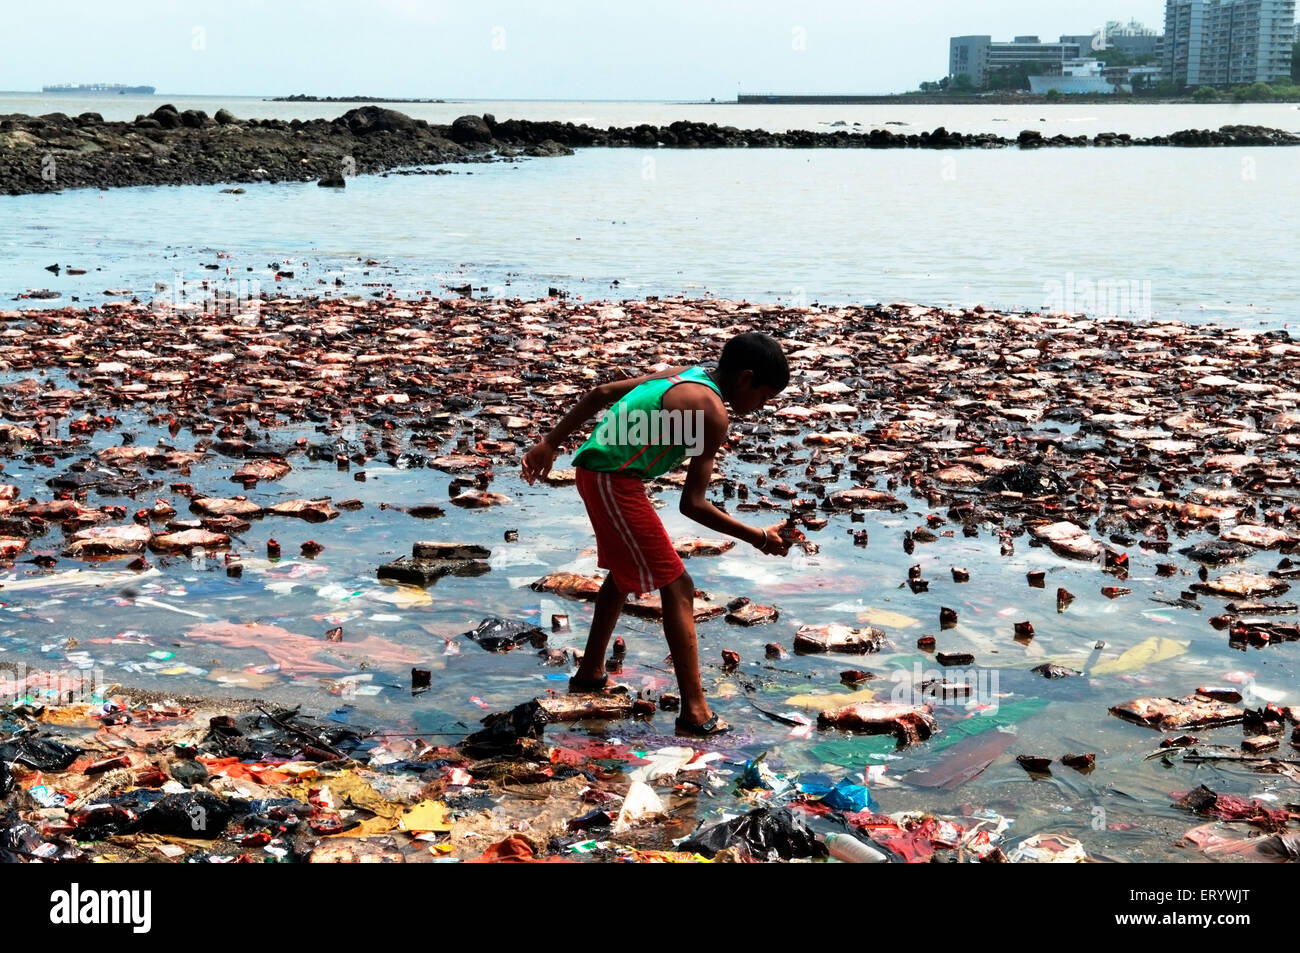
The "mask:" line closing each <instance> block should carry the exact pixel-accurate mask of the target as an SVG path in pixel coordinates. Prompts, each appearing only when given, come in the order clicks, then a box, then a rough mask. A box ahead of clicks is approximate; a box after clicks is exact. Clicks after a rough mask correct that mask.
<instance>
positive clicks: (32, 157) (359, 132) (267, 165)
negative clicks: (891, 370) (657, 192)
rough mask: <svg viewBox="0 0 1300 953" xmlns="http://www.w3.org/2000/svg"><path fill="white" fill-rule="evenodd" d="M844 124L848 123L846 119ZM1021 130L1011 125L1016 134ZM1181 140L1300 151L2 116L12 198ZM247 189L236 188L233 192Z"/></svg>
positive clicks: (1037, 135)
mask: <svg viewBox="0 0 1300 953" xmlns="http://www.w3.org/2000/svg"><path fill="white" fill-rule="evenodd" d="M837 125H840V124H837ZM1008 131H1010V130H1008ZM1145 146H1177V147H1188V148H1205V147H1224V146H1300V134H1296V133H1292V132H1286V131H1283V130H1280V129H1270V128H1265V127H1261V126H1248V125H1228V126H1223V127H1222V128H1220V129H1218V130H1216V131H1211V130H1208V129H1184V130H1180V131H1178V132H1174V133H1171V134H1169V135H1167V136H1150V137H1135V136H1132V135H1130V134H1128V133H1115V132H1100V133H1097V134H1096V135H1095V136H1092V137H1088V136H1085V135H1077V136H1066V135H1059V134H1058V135H1055V136H1044V135H1043V134H1042V133H1041V132H1039V131H1038V130H1035V129H1022V130H1020V132H1019V134H1018V135H1017V136H1016V137H1015V138H1010V137H1007V136H1001V135H998V134H996V133H992V132H979V133H962V132H950V131H948V130H947V129H946V128H944V127H943V126H939V127H937V128H935V129H934V130H932V131H928V132H920V133H915V132H892V131H890V130H888V129H881V128H873V129H871V130H870V131H867V130H866V129H862V130H853V131H850V130H849V129H848V128H847V126H846V127H845V128H837V129H835V130H832V131H820V132H814V131H811V130H801V129H794V130H788V131H786V132H783V133H781V132H771V131H769V130H766V129H740V128H737V127H736V126H732V125H723V126H720V125H718V124H717V123H704V122H691V121H686V120H678V121H677V122H673V123H669V124H667V125H663V126H655V125H650V124H647V123H642V124H640V125H637V126H626V127H623V128H616V127H609V128H606V129H597V128H595V127H592V126H588V125H585V124H582V125H579V124H575V123H572V122H558V121H550V122H535V121H528V120H518V119H506V120H504V121H500V122H498V121H497V120H496V118H495V117H494V116H492V115H491V114H487V113H485V114H483V115H482V116H475V115H464V116H460V117H459V118H457V119H456V120H455V121H454V122H452V123H450V124H447V125H444V124H433V123H428V122H425V121H424V120H422V119H414V118H412V117H410V116H407V115H405V114H404V113H401V112H398V111H396V110H393V109H387V108H384V107H381V106H375V105H364V106H360V107H357V108H354V109H350V110H348V111H347V112H346V113H344V114H343V115H342V116H339V117H338V118H336V119H333V120H327V119H319V118H318V119H309V120H300V119H293V120H287V121H286V120H284V119H240V118H238V117H237V116H235V115H234V114H232V113H231V112H230V111H229V110H227V109H219V110H218V111H217V112H216V114H215V115H213V116H209V115H207V113H205V112H204V111H203V110H199V109H186V110H183V111H181V110H178V109H177V108H176V107H175V106H173V105H171V104H170V103H168V104H164V105H162V106H159V107H158V108H157V109H155V110H154V111H153V113H151V114H150V115H148V116H144V115H141V116H138V117H137V118H136V119H135V120H134V121H133V122H106V121H105V120H104V119H103V117H102V116H100V115H99V114H98V113H95V112H85V113H82V114H80V115H78V116H76V117H72V116H67V115H65V114H63V113H49V114H47V115H44V116H26V115H21V114H13V115H3V116H0V150H3V155H4V158H5V161H3V162H0V194H9V195H22V194H28V193H33V192H58V191H61V190H63V189H68V188H74V189H75V188H99V189H107V188H113V187H123V186H139V185H213V184H232V183H239V182H283V181H294V182H303V181H312V180H316V181H317V182H318V183H319V184H320V185H323V186H330V187H335V188H343V187H346V185H347V181H346V180H347V178H348V177H350V176H354V175H365V174H373V173H380V172H387V171H389V170H393V169H403V168H405V169H412V168H415V167H429V166H438V165H444V164H447V163H464V162H490V161H494V160H495V159H506V160H513V159H517V158H520V157H524V156H527V157H535V158H540V157H550V156H563V155H571V154H572V153H573V150H574V149H576V148H631V149H926V150H951V149H1008V148H1018V149H1040V148H1097V147H1101V148H1137V147H1145ZM232 191H234V190H232Z"/></svg>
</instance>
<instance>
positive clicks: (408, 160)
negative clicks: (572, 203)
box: [0, 105, 569, 195]
mask: <svg viewBox="0 0 1300 953" xmlns="http://www.w3.org/2000/svg"><path fill="white" fill-rule="evenodd" d="M538 145H539V144H536V143H520V146H521V147H522V148H521V151H524V152H526V153H527V154H530V155H562V154H566V153H567V152H568V151H569V150H568V149H566V148H564V147H562V146H559V145H557V144H555V143H551V144H548V145H546V146H545V147H538V148H534V146H538ZM498 147H499V143H497V142H496V141H494V140H493V137H492V133H491V130H490V129H489V128H488V126H487V125H486V123H484V121H483V119H482V118H480V117H477V116H468V117H462V118H461V119H458V120H457V121H456V122H455V123H453V124H452V125H451V126H440V125H430V124H429V123H426V122H424V121H423V120H420V119H412V118H411V117H410V116H407V115H405V114H404V113H400V112H397V111H396V110H392V109H383V108H381V107H378V106H364V107H361V108H359V109H352V110H349V111H348V112H346V113H344V114H343V115H342V116H339V117H338V118H336V119H332V120H326V119H312V120H299V119H293V120H288V121H286V120H282V119H247V120H243V119H238V118H236V117H235V116H234V115H232V114H231V113H230V112H229V111H228V110H225V109H221V110H218V111H217V113H216V115H214V116H209V115H207V114H206V113H204V112H203V111H202V110H197V109H187V110H185V111H183V112H181V111H178V110H177V109H176V108H175V107H174V106H171V105H164V106H160V107H158V109H156V110H154V111H153V112H152V113H151V114H149V115H147V116H137V117H136V119H135V120H134V121H132V122H106V121H105V120H104V119H103V118H102V117H101V116H100V115H99V114H98V113H82V114H81V115H79V116H75V117H70V116H65V115H64V114H62V113H50V114H48V115H45V116H24V115H9V116H3V117H0V192H2V193H7V194H9V195H20V194H24V193H29V192H55V191H59V190H61V189H67V188H111V187H116V186H130V185H204V184H214V183H230V182H280V181H299V182H301V181H312V180H319V181H321V182H322V184H334V185H340V184H343V182H344V180H345V177H347V176H350V175H355V174H365V173H373V172H382V171H385V170H387V169H392V168H398V167H402V166H415V165H431V164H439V163H450V162H472V161H484V160H485V159H486V158H488V157H489V155H490V153H492V152H494V151H495V150H497V149H498Z"/></svg>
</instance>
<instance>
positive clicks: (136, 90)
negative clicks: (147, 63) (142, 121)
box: [41, 83, 154, 96]
mask: <svg viewBox="0 0 1300 953" xmlns="http://www.w3.org/2000/svg"><path fill="white" fill-rule="evenodd" d="M41 92H43V93H82V94H84V93H117V94H118V95H121V96H128V95H129V96H152V95H153V93H154V87H152V86H124V85H122V84H121V83H59V84H57V85H55V86H42V87H41Z"/></svg>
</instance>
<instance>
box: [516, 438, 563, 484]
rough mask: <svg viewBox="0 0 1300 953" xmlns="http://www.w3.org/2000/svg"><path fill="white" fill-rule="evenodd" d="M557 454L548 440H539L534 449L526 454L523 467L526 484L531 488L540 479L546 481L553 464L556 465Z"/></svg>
mask: <svg viewBox="0 0 1300 953" xmlns="http://www.w3.org/2000/svg"><path fill="white" fill-rule="evenodd" d="M557 452H558V451H557V450H556V448H555V447H552V446H551V445H550V444H549V443H547V442H546V440H544V439H543V440H539V441H538V442H537V443H536V444H535V445H534V446H533V449H531V450H529V451H528V452H527V453H526V454H524V464H523V467H522V469H523V477H524V482H525V483H527V484H529V485H530V486H531V485H532V484H533V483H534V482H535V481H537V480H539V479H543V480H544V479H546V475H547V474H548V473H550V472H551V466H552V464H554V463H555V455H556V453H557Z"/></svg>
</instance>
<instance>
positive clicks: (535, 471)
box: [523, 367, 688, 484]
mask: <svg viewBox="0 0 1300 953" xmlns="http://www.w3.org/2000/svg"><path fill="white" fill-rule="evenodd" d="M685 370H688V368H686V367H670V368H667V369H666V370H662V371H659V372H657V373H654V374H645V375H643V376H641V377H631V378H628V379H627V380H621V381H609V382H607V383H604V384H601V385H599V386H598V387H593V388H592V389H591V390H589V391H588V392H587V393H586V394H585V395H584V396H583V398H582V399H581V400H579V401H578V402H577V403H576V404H574V405H573V409H572V410H570V411H569V412H568V413H567V414H565V415H564V417H562V418H561V419H560V422H559V423H557V424H556V425H555V427H554V428H553V429H552V430H551V432H550V433H548V434H547V435H546V436H545V437H543V438H542V439H541V440H539V441H537V443H536V444H535V445H534V446H533V448H532V449H531V450H529V451H528V453H526V454H524V463H523V477H524V481H525V482H527V483H529V484H531V483H533V482H534V481H535V480H538V479H542V478H545V476H546V474H548V473H550V472H551V466H552V464H554V463H555V456H556V454H558V453H559V452H560V445H561V444H562V443H564V441H565V440H567V439H568V437H569V435H570V434H572V433H573V432H574V431H575V430H577V429H578V428H579V427H581V426H582V425H583V424H585V423H586V422H587V421H588V420H590V419H591V418H592V417H594V416H595V415H596V414H598V413H600V412H601V411H602V410H604V409H605V408H606V407H608V406H609V405H610V404H612V403H614V401H616V400H618V399H619V398H620V397H622V396H623V395H624V394H626V393H628V392H629V391H630V390H632V389H633V388H634V387H637V386H639V385H641V384H644V383H645V382H646V381H652V380H656V379H658V378H660V377H671V376H672V375H674V374H680V373H681V372H682V371H685Z"/></svg>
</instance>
